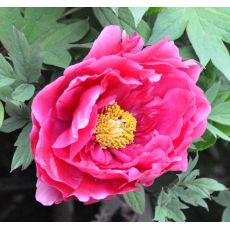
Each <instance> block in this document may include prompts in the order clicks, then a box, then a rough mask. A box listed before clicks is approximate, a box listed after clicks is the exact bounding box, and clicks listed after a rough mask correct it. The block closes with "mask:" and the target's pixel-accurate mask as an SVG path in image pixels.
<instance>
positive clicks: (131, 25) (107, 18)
mask: <svg viewBox="0 0 230 230" xmlns="http://www.w3.org/2000/svg"><path fill="white" fill-rule="evenodd" d="M93 12H94V14H95V16H96V18H97V19H98V21H99V22H100V24H101V25H102V26H104V27H105V26H107V25H119V26H121V27H122V28H123V29H124V30H126V32H127V33H128V34H131V33H133V32H137V33H139V34H140V35H141V36H142V37H143V38H144V39H145V41H147V40H148V38H149V36H150V32H151V30H150V28H149V26H148V24H147V23H146V22H145V21H144V20H141V21H140V22H139V24H138V25H137V27H136V26H135V21H134V18H133V16H132V14H131V12H130V10H129V9H128V8H127V7H119V8H118V16H116V14H115V13H114V12H113V10H112V9H110V8H106V7H99V8H97V7H96V8H93Z"/></svg>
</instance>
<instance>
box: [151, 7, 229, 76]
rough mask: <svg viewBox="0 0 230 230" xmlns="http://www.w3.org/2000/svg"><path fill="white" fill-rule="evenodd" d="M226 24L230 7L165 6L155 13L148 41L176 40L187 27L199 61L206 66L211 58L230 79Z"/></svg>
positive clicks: (227, 24)
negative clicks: (155, 16) (166, 38)
mask: <svg viewBox="0 0 230 230" xmlns="http://www.w3.org/2000/svg"><path fill="white" fill-rule="evenodd" d="M229 27H230V9H229V8H225V9H222V8H208V7H205V8H168V9H165V10H163V11H161V12H160V14H159V15H158V17H157V20H156V23H155V25H154V28H153V34H152V35H151V37H150V40H149V41H148V44H152V43H154V42H156V41H158V40H160V39H161V38H163V37H164V36H165V35H169V37H170V39H173V40H175V39H177V38H179V37H180V36H182V34H183V32H184V30H185V29H186V31H187V34H188V37H189V40H190V42H191V44H192V46H193V48H194V50H195V52H196V54H197V56H198V57H199V59H200V62H201V64H202V65H203V66H206V65H207V63H208V62H209V61H210V60H211V61H212V63H213V64H214V65H215V66H216V67H217V68H218V69H219V70H220V71H221V72H222V73H224V75H225V76H226V78H227V79H228V80H230V69H229V66H230V56H229V53H228V50H227V48H226V46H225V45H224V43H223V41H224V42H227V43H230V32H229V30H228V29H227V28H229Z"/></svg>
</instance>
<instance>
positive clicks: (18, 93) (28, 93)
mask: <svg viewBox="0 0 230 230" xmlns="http://www.w3.org/2000/svg"><path fill="white" fill-rule="evenodd" d="M34 92H35V87H34V86H33V85H31V84H21V85H19V86H18V87H17V88H16V89H15V90H14V91H13V93H12V98H13V99H15V100H17V101H22V102H24V101H27V100H29V99H30V98H31V97H32V96H33V95H34Z"/></svg>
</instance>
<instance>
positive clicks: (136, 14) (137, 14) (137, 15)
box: [129, 7, 148, 27]
mask: <svg viewBox="0 0 230 230" xmlns="http://www.w3.org/2000/svg"><path fill="white" fill-rule="evenodd" d="M129 10H130V11H131V13H132V15H133V18H134V22H135V26H136V27H137V26H138V24H139V23H140V21H141V19H142V18H143V16H144V14H145V12H146V11H147V10H148V7H129Z"/></svg>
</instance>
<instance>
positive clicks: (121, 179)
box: [0, 8, 230, 221]
mask: <svg viewBox="0 0 230 230" xmlns="http://www.w3.org/2000/svg"><path fill="white" fill-rule="evenodd" d="M82 10H83V11H84V9H82ZM20 11H21V9H19V8H14V9H13V10H11V9H8V8H4V9H0V19H4V17H5V18H6V17H7V15H8V16H9V15H10V14H14V15H15V17H17V23H18V24H17V23H16V24H15V22H14V20H13V18H12V17H11V18H9V20H8V21H7V23H6V20H0V40H1V42H2V44H3V47H4V52H3V54H1V55H0V77H1V78H0V100H1V101H2V102H1V101H0V125H1V129H0V131H2V132H5V133H11V132H12V131H14V130H17V129H18V130H20V129H22V131H21V133H20V134H19V136H18V139H17V141H16V143H15V146H16V147H17V149H16V152H15V154H14V157H13V160H12V166H11V170H15V169H16V168H18V167H20V166H21V167H22V169H26V168H27V167H28V166H29V165H30V164H31V162H32V161H34V163H35V167H36V176H37V183H36V194H35V199H36V200H37V201H38V202H40V203H41V204H43V205H44V206H51V205H55V204H59V203H61V202H72V201H71V200H72V199H74V200H75V202H83V203H84V204H85V205H90V204H92V203H97V202H101V201H103V202H106V201H110V200H113V199H116V197H120V198H119V199H121V201H122V202H126V203H127V204H128V205H129V206H130V208H131V209H132V210H133V211H135V212H136V213H139V214H142V213H143V212H145V203H146V201H145V196H149V197H150V199H151V197H152V196H154V197H155V199H156V200H155V201H154V205H153V206H154V209H155V212H154V216H153V219H154V220H155V221H169V220H173V221H185V220H186V217H185V215H184V213H183V209H186V208H188V206H187V205H192V206H202V207H204V208H206V209H208V206H207V203H206V202H205V199H206V198H210V195H211V194H212V193H213V192H220V193H219V195H218V197H222V196H221V194H222V193H227V192H228V191H227V187H226V186H228V184H226V186H224V185H223V184H221V183H219V182H217V181H216V180H214V179H213V178H207V177H202V178H200V177H199V174H200V173H199V170H198V169H195V166H196V164H197V161H198V153H199V152H200V151H204V150H205V149H208V148H210V147H211V146H212V145H214V144H215V142H216V140H217V138H219V139H222V140H224V141H225V142H226V143H227V142H228V141H230V137H229V135H230V128H229V127H230V119H229V118H230V109H229V108H230V93H229V92H230V83H229V79H230V74H229V70H228V63H230V57H229V54H226V52H224V51H223V50H225V51H226V50H227V47H225V46H224V44H223V42H222V41H228V40H226V39H225V37H221V36H222V35H220V34H218V33H220V30H214V32H213V36H212V37H211V38H210V40H208V41H207V43H203V40H204V39H205V36H206V35H204V33H201V32H200V31H199V39H198V38H197V36H196V35H197V34H195V33H198V32H197V31H195V28H198V29H201V28H199V27H197V25H196V21H195V20H194V18H192V16H191V15H193V13H194V12H196V16H197V17H202V15H208V16H209V17H212V18H213V21H212V22H211V23H210V24H205V22H204V25H203V29H204V30H205V31H209V30H210V29H211V28H214V27H215V28H217V27H219V28H221V29H222V30H226V36H227V37H229V38H230V34H229V32H228V31H227V28H228V27H227V26H229V22H227V21H226V20H225V19H224V17H229V14H230V9H228V8H225V9H224V8H223V9H216V8H200V9H196V8H190V9H188V8H179V9H174V8H171V9H164V8H156V9H155V8H93V9H92V11H91V12H92V15H90V16H89V17H92V18H95V20H98V22H99V23H100V25H101V26H100V25H96V26H95V28H96V29H95V28H94V25H91V24H90V21H87V20H85V19H81V20H79V19H78V8H76V9H74V8H73V9H64V8H63V9H62V8H49V9H48V8H47V9H46V8H44V9H39V8H38V9H36V8H25V9H23V13H22V14H20ZM75 11H76V12H75ZM185 12H186V13H187V14H185ZM38 15H40V17H38ZM103 15H107V17H106V18H105V17H103ZM140 15H141V18H140ZM184 15H187V16H184ZM216 15H221V17H223V18H221V17H220V19H218V20H217V18H216ZM193 16H194V15H193ZM68 17H71V18H72V19H71V20H70V21H69V19H68ZM172 17H173V18H177V19H178V22H180V23H178V24H177V23H174V24H173V21H172V20H171V19H172ZM35 18H40V19H38V21H37V22H35V21H34V19H35ZM47 18H50V26H49V28H47V26H46V21H47ZM58 19H60V20H59V21H58V22H57V20H58ZM108 19H109V21H107V20H108ZM202 20H203V21H205V19H202ZM215 20H216V21H215ZM152 21H153V22H154V23H152ZM203 21H202V22H203ZM220 22H221V23H220ZM33 23H37V28H38V31H39V33H37V32H35V31H33V30H31V28H32V27H33V26H35V25H33ZM1 28H8V29H7V31H5V30H3V29H1ZM184 31H186V33H184ZM51 32H52V33H51ZM9 37H10V38H11V39H10V40H9V39H8V38H9ZM217 37H218V38H220V39H219V40H218V41H217V40H216V38H217ZM217 44H218V45H220V44H221V46H218V45H217ZM213 47H216V50H217V51H216V53H215V55H214V53H213V50H212V48H213ZM221 52H222V53H224V54H223V55H222V54H221ZM7 55H8V56H9V58H6V56H7ZM218 55H222V57H225V58H224V60H221V61H219V59H218ZM8 59H9V60H10V61H9V60H8ZM4 116H7V117H6V118H5V119H4ZM194 153H196V155H195V158H194ZM206 155H207V160H208V158H209V156H208V154H207V153H206ZM170 173H171V174H173V175H174V180H171V181H170V182H167V183H166V184H165V183H163V184H162V185H158V182H159V181H164V180H163V179H162V178H164V177H168V175H169V174H170ZM222 182H223V181H222ZM145 191H146V192H145ZM221 191H223V192H221ZM145 193H146V195H145ZM149 193H150V194H149ZM122 195H123V196H122ZM218 197H217V198H215V199H216V200H218V199H219V198H218ZM218 202H219V203H221V201H218ZM222 203H223V202H222ZM222 203H221V204H222ZM226 207H228V206H226ZM225 216H227V215H226V214H225ZM227 220H228V219H227V218H226V217H225V218H224V219H223V221H227Z"/></svg>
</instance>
